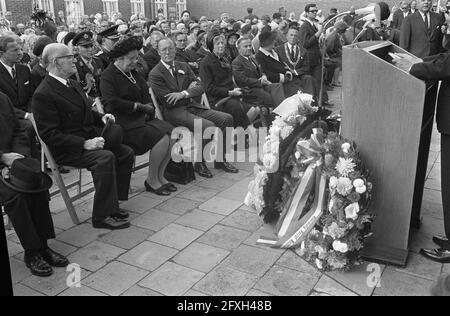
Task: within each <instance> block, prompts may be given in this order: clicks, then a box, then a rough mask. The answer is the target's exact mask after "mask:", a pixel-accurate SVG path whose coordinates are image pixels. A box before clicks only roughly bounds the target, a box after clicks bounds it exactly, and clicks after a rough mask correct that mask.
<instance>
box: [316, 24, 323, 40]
mask: <svg viewBox="0 0 450 316" xmlns="http://www.w3.org/2000/svg"><path fill="white" fill-rule="evenodd" d="M316 27H317V33H316V37H317V38H319V37H320V36H321V35H322V32H323V25H322V24H318V25H317V24H316Z"/></svg>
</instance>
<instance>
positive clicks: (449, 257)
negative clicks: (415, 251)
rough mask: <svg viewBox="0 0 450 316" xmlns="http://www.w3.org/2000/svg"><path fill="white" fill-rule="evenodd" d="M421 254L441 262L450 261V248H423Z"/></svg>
mask: <svg viewBox="0 0 450 316" xmlns="http://www.w3.org/2000/svg"><path fill="white" fill-rule="evenodd" d="M420 254H421V255H422V256H424V257H425V258H427V259H430V260H433V261H436V262H439V263H450V250H446V249H422V250H420Z"/></svg>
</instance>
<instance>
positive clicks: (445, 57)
mask: <svg viewBox="0 0 450 316" xmlns="http://www.w3.org/2000/svg"><path fill="white" fill-rule="evenodd" d="M396 63H397V65H398V66H399V67H400V68H402V69H406V70H407V69H410V73H411V74H412V75H413V76H415V77H417V78H419V79H422V80H433V81H437V80H442V85H441V89H440V93H439V99H438V105H437V114H436V120H437V126H438V130H439V132H440V133H441V183H442V206H443V211H444V227H445V234H446V236H445V237H433V242H434V243H436V244H437V245H438V246H439V249H432V250H430V249H422V250H421V254H422V255H423V256H425V257H427V258H428V259H431V260H433V261H437V262H440V263H450V241H449V240H450V107H449V103H450V54H440V55H436V56H431V57H426V58H424V60H423V62H422V60H420V59H412V58H408V57H406V56H405V57H403V58H401V59H399V60H397V61H396Z"/></svg>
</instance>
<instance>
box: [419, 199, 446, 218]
mask: <svg viewBox="0 0 450 316" xmlns="http://www.w3.org/2000/svg"><path fill="white" fill-rule="evenodd" d="M422 216H431V217H434V218H437V219H441V220H443V219H444V212H443V209H442V202H432V201H429V200H423V202H422Z"/></svg>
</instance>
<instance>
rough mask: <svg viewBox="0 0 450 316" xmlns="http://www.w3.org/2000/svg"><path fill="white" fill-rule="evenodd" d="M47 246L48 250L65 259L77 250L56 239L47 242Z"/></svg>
mask: <svg viewBox="0 0 450 316" xmlns="http://www.w3.org/2000/svg"><path fill="white" fill-rule="evenodd" d="M48 246H49V248H50V249H52V250H54V251H56V252H57V253H59V254H61V255H63V256H65V257H67V256H68V255H70V254H71V253H74V252H75V251H77V249H78V248H76V247H73V246H71V245H68V244H66V243H64V242H61V241H59V240H56V239H52V240H49V241H48Z"/></svg>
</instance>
